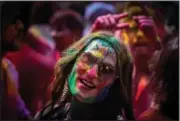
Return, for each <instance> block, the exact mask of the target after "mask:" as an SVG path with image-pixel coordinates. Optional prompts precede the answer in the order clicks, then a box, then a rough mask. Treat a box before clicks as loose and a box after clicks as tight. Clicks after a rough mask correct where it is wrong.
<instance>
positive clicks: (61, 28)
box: [49, 10, 83, 52]
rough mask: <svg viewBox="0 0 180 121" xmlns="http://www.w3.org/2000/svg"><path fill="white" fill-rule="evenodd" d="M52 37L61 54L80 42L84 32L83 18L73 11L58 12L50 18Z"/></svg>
mask: <svg viewBox="0 0 180 121" xmlns="http://www.w3.org/2000/svg"><path fill="white" fill-rule="evenodd" d="M49 23H50V26H51V28H52V31H51V36H52V37H53V39H54V40H55V43H56V48H57V50H59V51H60V52H62V51H63V50H65V49H66V48H67V47H68V46H70V45H71V44H73V43H74V42H75V41H77V40H79V39H80V38H81V36H82V31H83V18H82V16H81V15H80V14H79V13H77V12H74V11H72V10H58V11H56V12H55V13H54V14H53V15H52V17H51V18H50V22H49Z"/></svg>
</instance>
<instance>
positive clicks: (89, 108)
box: [70, 99, 110, 120]
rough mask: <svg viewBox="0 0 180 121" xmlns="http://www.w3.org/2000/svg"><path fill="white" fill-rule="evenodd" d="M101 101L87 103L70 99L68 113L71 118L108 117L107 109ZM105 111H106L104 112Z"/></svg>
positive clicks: (94, 118) (91, 118) (96, 118)
mask: <svg viewBox="0 0 180 121" xmlns="http://www.w3.org/2000/svg"><path fill="white" fill-rule="evenodd" d="M105 107H106V106H105V105H104V104H103V103H98V104H97V103H96V104H87V103H82V102H79V101H78V100H76V99H73V100H72V103H71V111H70V115H71V118H72V120H98V119H99V120H100V119H108V117H106V116H108V115H110V114H109V111H108V110H107V108H105ZM106 112H107V113H106Z"/></svg>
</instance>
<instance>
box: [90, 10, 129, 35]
mask: <svg viewBox="0 0 180 121" xmlns="http://www.w3.org/2000/svg"><path fill="white" fill-rule="evenodd" d="M127 16H128V14H127V13H122V14H115V15H111V14H108V15H105V16H99V17H98V18H97V19H96V21H95V22H94V24H93V26H92V29H91V32H95V31H98V30H110V31H114V30H118V29H123V28H128V27H129V24H127V23H120V24H117V23H118V21H119V20H120V19H122V18H125V17H127Z"/></svg>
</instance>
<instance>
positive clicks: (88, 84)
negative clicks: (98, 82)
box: [78, 78, 96, 89]
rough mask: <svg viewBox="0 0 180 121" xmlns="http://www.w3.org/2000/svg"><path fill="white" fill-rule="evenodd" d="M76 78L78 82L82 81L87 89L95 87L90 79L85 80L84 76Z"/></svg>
mask: <svg viewBox="0 0 180 121" xmlns="http://www.w3.org/2000/svg"><path fill="white" fill-rule="evenodd" d="M78 80H79V81H80V83H82V84H83V85H84V86H85V87H87V88H88V89H94V88H96V86H95V85H94V84H93V83H92V82H90V81H88V80H86V79H84V78H79V79H78Z"/></svg>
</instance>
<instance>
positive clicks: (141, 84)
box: [0, 1, 179, 120]
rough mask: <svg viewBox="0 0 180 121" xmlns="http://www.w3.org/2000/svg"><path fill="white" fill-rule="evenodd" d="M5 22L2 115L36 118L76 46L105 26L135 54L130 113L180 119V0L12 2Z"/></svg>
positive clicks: (4, 9)
mask: <svg viewBox="0 0 180 121" xmlns="http://www.w3.org/2000/svg"><path fill="white" fill-rule="evenodd" d="M1 27H2V29H1V30H2V32H1V35H2V36H1V43H2V44H1V80H0V81H1V82H0V87H1V88H0V90H1V93H0V94H1V98H0V99H1V100H0V108H1V111H0V113H1V115H0V119H2V120H11V119H12V120H16V119H17V120H18V119H28V120H29V119H33V118H34V116H35V115H36V114H37V113H38V112H39V111H40V110H41V109H42V108H43V107H44V106H45V105H47V104H48V103H49V102H50V100H51V99H52V97H53V96H52V95H53V93H52V87H53V82H54V81H53V80H55V74H54V73H55V72H54V68H55V66H56V63H57V62H58V61H60V60H61V58H63V57H64V54H65V52H66V50H67V49H68V47H70V46H71V45H72V44H73V43H77V42H78V41H81V38H82V37H84V36H87V35H89V34H91V33H94V32H97V31H101V30H106V31H108V32H111V33H113V35H114V36H115V37H116V38H119V39H120V40H121V42H122V43H123V44H124V45H126V47H127V48H128V49H129V51H130V52H131V54H132V58H133V71H132V82H131V83H128V82H124V83H125V85H128V84H129V86H128V87H127V88H129V89H127V90H128V91H129V92H128V95H129V96H131V98H130V99H131V100H130V102H131V103H130V104H129V107H130V108H131V109H132V111H133V114H132V115H133V116H132V117H133V118H130V119H132V120H133V119H138V120H151V119H152V120H168V119H172V120H178V119H179V118H178V115H179V110H178V107H179V98H178V96H179V81H178V80H179V73H178V71H179V70H178V66H179V65H178V64H179V63H178V62H179V2H178V1H173V2H123V1H121V2H118V1H114V2H90V1H87V2H83V1H81V2H75V1H74V2H58V1H54V2H50V1H46V2H39V1H36V2H4V3H3V5H2V15H1ZM68 51H70V50H68ZM124 71H125V70H124ZM127 73H131V72H127ZM126 83H127V84H126ZM106 110H108V109H106ZM122 115H123V114H122ZM130 117H131V116H130ZM123 118H124V119H129V118H128V116H127V115H125V114H124V115H123ZM115 120H116V119H115Z"/></svg>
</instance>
